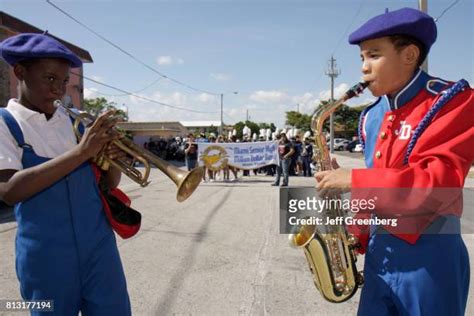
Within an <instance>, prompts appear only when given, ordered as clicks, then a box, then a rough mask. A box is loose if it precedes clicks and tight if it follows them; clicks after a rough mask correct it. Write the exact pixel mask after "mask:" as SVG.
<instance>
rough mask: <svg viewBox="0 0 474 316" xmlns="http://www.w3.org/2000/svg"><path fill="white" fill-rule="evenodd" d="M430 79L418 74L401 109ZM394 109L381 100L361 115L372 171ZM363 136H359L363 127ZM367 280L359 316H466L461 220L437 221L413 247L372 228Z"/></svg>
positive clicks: (465, 260) (403, 97)
mask: <svg viewBox="0 0 474 316" xmlns="http://www.w3.org/2000/svg"><path fill="white" fill-rule="evenodd" d="M428 79H430V78H429V77H428V75H427V74H425V73H423V72H421V73H419V74H418V75H417V77H416V78H415V79H414V80H413V81H412V82H411V83H410V84H409V86H407V89H405V90H404V91H403V92H402V93H401V94H400V95H399V96H398V100H402V101H401V103H403V102H404V101H405V102H407V101H408V100H410V99H411V98H413V97H414V96H415V95H416V94H417V93H418V91H419V89H421V88H423V87H425V84H426V82H427V80H428ZM396 100H397V99H396ZM403 100H404V101H403ZM392 107H393V105H391V104H390V101H389V100H388V99H387V98H386V97H382V98H380V99H379V100H377V101H376V102H375V103H374V104H373V105H372V106H370V107H369V108H368V109H367V110H366V111H365V112H364V113H363V114H362V116H365V117H366V118H367V117H368V121H367V122H366V124H365V131H366V133H365V135H366V139H365V150H364V155H365V161H366V165H367V167H369V168H371V167H372V166H373V157H374V151H375V142H376V139H377V135H378V134H379V129H380V124H381V123H380V122H381V121H382V119H383V116H384V115H385V113H386V112H387V111H390V110H391V108H392ZM367 112H369V113H368V114H367ZM361 121H362V120H361ZM359 130H360V132H359V133H360V135H361V134H362V127H360V128H359ZM364 277H365V283H364V285H363V287H362V292H361V296H360V302H359V310H358V315H359V316H373V315H377V316H382V315H409V316H418V315H430V316H437V315H440V316H445V315H449V316H454V315H464V311H465V308H466V303H467V297H468V292H469V278H470V267H469V255H468V252H467V249H466V246H465V245H464V242H463V240H462V238H461V235H460V220H459V218H458V217H455V216H443V217H439V218H438V219H437V220H435V221H434V222H433V223H432V224H431V225H430V226H429V227H428V228H427V229H426V230H425V231H424V233H423V234H422V235H421V236H420V238H419V239H418V241H417V242H416V243H415V244H414V245H411V244H409V243H407V242H406V241H404V240H401V239H400V238H398V237H396V236H393V235H392V234H390V233H388V232H387V231H385V230H384V229H383V228H382V227H375V226H372V227H371V236H370V239H369V244H368V247H367V252H366V255H365V264H364Z"/></svg>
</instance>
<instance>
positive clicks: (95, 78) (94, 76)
mask: <svg viewBox="0 0 474 316" xmlns="http://www.w3.org/2000/svg"><path fill="white" fill-rule="evenodd" d="M90 77H91V79H93V80H95V81H99V82H104V78H103V77H101V76H96V75H92V76H90Z"/></svg>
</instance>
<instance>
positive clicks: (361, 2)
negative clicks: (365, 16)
mask: <svg viewBox="0 0 474 316" xmlns="http://www.w3.org/2000/svg"><path fill="white" fill-rule="evenodd" d="M364 2H365V0H361V1H360V4H359V8H358V9H357V11H356V13H355V14H354V16H353V18H352V21H351V23H349V25H347V27H346V30H345V31H344V33H342V35H341V37H340V38H339V41H338V42H337V45H336V48H334V50H333V52H332V54H331V55H333V56H334V55H335V54H336V51H337V49H338V48H339V45H340V44H341V41H342V39H343V38H344V37H345V36H346V35H347V32H349V29H350V28H351V26H352V24H354V22H355V20H356V18H357V17H358V16H359V14H360V11H361V10H362V7H363V6H364Z"/></svg>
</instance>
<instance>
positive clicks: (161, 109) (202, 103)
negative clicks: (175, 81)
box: [126, 91, 220, 122]
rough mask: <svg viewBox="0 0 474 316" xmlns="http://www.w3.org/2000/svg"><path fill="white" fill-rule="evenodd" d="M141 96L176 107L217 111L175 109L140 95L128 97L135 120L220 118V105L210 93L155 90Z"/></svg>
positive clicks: (158, 120)
mask: <svg viewBox="0 0 474 316" xmlns="http://www.w3.org/2000/svg"><path fill="white" fill-rule="evenodd" d="M140 97H145V98H148V99H152V100H156V101H159V102H162V103H166V104H169V105H172V106H176V107H182V108H188V109H193V110H197V111H206V112H207V111H216V112H215V113H196V112H190V111H183V110H179V109H174V108H171V107H167V106H164V105H159V104H156V103H153V102H149V101H146V100H143V99H141V98H139V97H135V96H129V97H127V99H128V100H127V101H126V103H127V105H128V106H129V116H130V120H131V121H134V122H160V121H195V120H219V119H220V112H219V106H218V104H217V103H216V102H215V98H214V97H213V96H211V95H208V94H205V93H203V94H200V95H198V96H195V95H194V96H193V95H189V94H183V93H181V92H170V93H164V92H158V91H157V92H154V93H151V94H147V95H145V94H140Z"/></svg>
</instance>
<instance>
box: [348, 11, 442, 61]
mask: <svg viewBox="0 0 474 316" xmlns="http://www.w3.org/2000/svg"><path fill="white" fill-rule="evenodd" d="M390 35H410V36H412V37H414V38H416V39H418V40H419V41H420V42H422V43H423V44H424V45H425V49H426V52H428V51H429V50H430V48H431V45H433V43H434V42H435V41H436V35H437V30H436V24H435V21H434V20H433V18H432V17H430V16H429V15H427V14H426V13H423V12H421V11H419V10H416V9H412V8H403V9H399V10H396V11H392V12H388V11H387V12H385V13H384V14H381V15H378V16H376V17H373V18H372V19H370V20H369V21H367V22H366V23H365V24H364V25H362V26H361V27H359V28H358V29H357V30H356V31H355V32H353V33H352V34H351V35H350V36H349V43H350V44H359V43H360V42H363V41H365V40H370V39H374V38H378V37H384V36H390Z"/></svg>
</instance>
